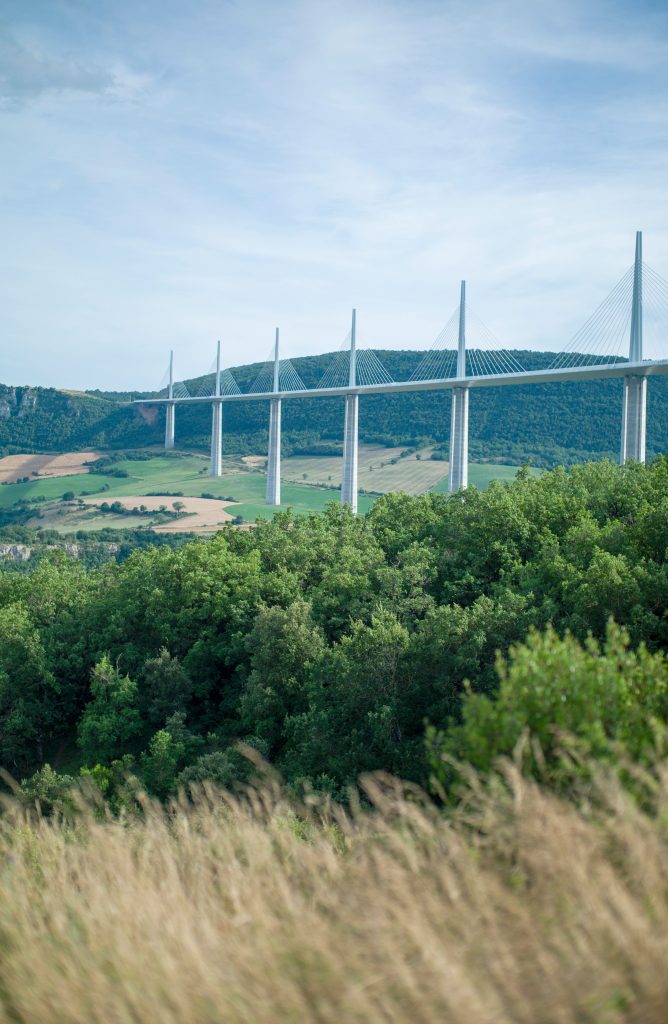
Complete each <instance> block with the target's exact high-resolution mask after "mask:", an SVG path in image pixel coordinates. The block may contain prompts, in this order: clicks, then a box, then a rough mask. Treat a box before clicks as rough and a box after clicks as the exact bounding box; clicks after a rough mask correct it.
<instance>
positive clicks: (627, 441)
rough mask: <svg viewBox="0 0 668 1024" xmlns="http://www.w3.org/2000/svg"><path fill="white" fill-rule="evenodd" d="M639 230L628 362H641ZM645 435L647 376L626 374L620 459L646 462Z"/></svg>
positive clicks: (641, 320) (622, 461)
mask: <svg viewBox="0 0 668 1024" xmlns="http://www.w3.org/2000/svg"><path fill="white" fill-rule="evenodd" d="M642 292H643V287H642V231H636V254H635V261H634V264H633V305H632V306H631V337H630V339H629V362H630V363H641V362H642V328H643V313H642ZM646 436H647V378H646V377H640V376H634V375H633V374H629V375H628V376H626V377H624V398H623V400H622V443H621V450H620V456H619V461H620V462H621V464H622V465H624V463H625V462H629V461H630V460H633V461H634V462H644V461H645V442H646Z"/></svg>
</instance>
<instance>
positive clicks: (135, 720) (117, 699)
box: [78, 655, 142, 766]
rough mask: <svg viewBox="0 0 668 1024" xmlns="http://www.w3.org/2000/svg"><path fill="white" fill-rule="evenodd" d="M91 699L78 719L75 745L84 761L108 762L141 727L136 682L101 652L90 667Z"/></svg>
mask: <svg viewBox="0 0 668 1024" xmlns="http://www.w3.org/2000/svg"><path fill="white" fill-rule="evenodd" d="M90 693H91V696H92V698H93V699H92V700H91V701H90V703H89V704H87V705H86V707H85V709H84V712H83V714H82V716H81V720H80V722H79V729H78V732H79V740H78V742H79V747H80V748H81V752H82V754H83V757H84V760H85V762H86V764H87V765H90V766H92V765H94V764H96V763H97V762H100V763H102V764H109V763H110V762H111V761H113V760H114V759H116V758H120V757H121V755H122V754H124V753H126V752H127V747H128V745H129V744H132V743H133V742H134V741H135V740H136V739H137V737H138V736H139V735H140V733H141V731H142V722H141V717H140V714H139V706H138V705H139V695H138V691H137V684H136V683H135V682H133V680H132V679H130V678H129V677H128V676H122V675H121V674H120V673H119V672H118V670H117V669H116V668H114V666H113V665H112V663H111V661H110V660H109V658H108V657H107V656H106V655H105V656H104V657H103V658H102V660H101V661H99V662H98V663H97V665H96V666H95V668H94V669H93V674H92V677H91V682H90Z"/></svg>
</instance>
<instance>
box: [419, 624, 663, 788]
mask: <svg viewBox="0 0 668 1024" xmlns="http://www.w3.org/2000/svg"><path fill="white" fill-rule="evenodd" d="M497 671H498V674H499V680H500V685H499V691H498V694H497V695H495V696H493V697H489V696H487V695H484V694H475V693H472V692H469V694H468V695H467V696H466V698H465V700H464V704H463V708H462V721H461V724H459V725H455V726H453V727H452V728H451V729H450V730H449V731H446V732H437V731H436V730H432V731H431V732H430V735H429V747H430V751H431V761H432V768H433V770H434V773H435V776H436V778H437V779H438V780H439V781H440V782H441V783H442V784H443V783H445V784H447V782H448V781H450V780H451V779H452V777H453V775H452V770H451V768H450V767H449V766H448V764H447V762H446V761H444V760H443V754H445V755H447V757H449V758H455V759H457V760H458V761H462V762H466V763H467V764H471V765H473V767H474V768H476V769H479V770H482V771H489V769H490V768H491V767H492V766H493V764H494V762H495V761H496V760H497V758H499V757H502V756H506V757H510V756H512V754H513V752H514V750H515V748H516V746H517V744H518V741H519V740H520V739H521V738H522V737H523V736H524V735H526V736H527V737H529V738H530V739H531V740H534V741H537V743H538V745H539V751H540V752H539V753H538V752H537V751H536V748H535V746H533V745H532V744H531V743H529V744H528V745H527V746H526V751H525V755H526V759H525V767H526V768H527V770H528V771H530V772H533V773H536V774H539V775H540V776H541V777H543V778H546V777H547V778H548V779H550V778H552V779H553V780H554V781H555V782H559V781H563V780H564V779H565V780H566V781H567V780H568V778H569V777H570V774H571V771H572V766H571V764H570V762H569V761H568V760H566V761H564V759H563V757H562V752H563V751H564V748H565V747H566V748H567V747H568V746H569V745H571V744H572V743H575V746H576V748H577V750H578V751H579V753H580V754H582V755H584V756H586V757H588V758H610V757H614V756H616V754H617V753H618V750H619V749H620V748H621V749H622V750H624V751H625V752H626V753H627V755H628V756H629V757H631V758H633V759H635V760H642V759H643V758H644V757H645V756H646V755H648V754H650V753H651V752H652V751H653V749H654V748H655V743H656V738H657V734H656V728H657V725H658V726H659V729H660V730H661V729H663V728H665V725H666V722H667V721H668V661H667V660H666V658H665V656H664V655H663V654H661V653H657V654H651V653H649V652H648V651H647V650H646V649H645V648H644V647H643V646H641V647H639V648H638V649H637V650H631V649H630V648H629V641H628V635H627V634H626V633H625V632H624V631H623V630H620V629H619V627H617V626H615V625H611V626H610V627H609V628H608V633H607V639H606V641H605V644H604V645H603V646H601V645H600V644H599V643H598V641H596V640H594V639H592V638H590V639H589V640H588V641H587V642H586V643H585V644H584V645H582V644H580V643H579V642H578V641H577V640H576V639H575V638H574V637H572V636H566V637H564V638H563V639H560V638H559V637H558V636H557V634H556V633H555V632H554V630H552V629H548V630H547V631H546V632H545V633H538V632H531V633H530V634H529V637H528V639H527V640H526V642H525V643H523V644H519V645H517V646H516V647H514V648H512V649H511V652H510V655H509V657H508V658H503V657H499V658H498V661H497Z"/></svg>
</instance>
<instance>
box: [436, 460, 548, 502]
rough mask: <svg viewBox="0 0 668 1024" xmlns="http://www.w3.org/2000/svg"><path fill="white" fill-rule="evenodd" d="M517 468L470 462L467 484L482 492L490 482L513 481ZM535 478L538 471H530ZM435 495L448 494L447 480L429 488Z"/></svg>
mask: <svg viewBox="0 0 668 1024" xmlns="http://www.w3.org/2000/svg"><path fill="white" fill-rule="evenodd" d="M519 468H520V467H519V466H501V465H498V464H497V463H495V462H470V463H469V484H471V485H472V486H474V487H477V488H478V489H479V490H481V491H484V490H485V488H486V487H489V485H490V484H491V482H492V480H508V481H510V480H514V479H515V477H516V476H517V474H518V472H519ZM530 472H531V473H532V474H534V475H535V476H538V475H539V474H540V473H541V470H539V469H530ZM431 489H432V491H436V493H437V494H447V493H448V478H447V476H446V477H444V478H443V480H441V481H440V483H438V484H437V485H436V486H435V487H432V488H431Z"/></svg>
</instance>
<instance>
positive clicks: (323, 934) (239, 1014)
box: [0, 766, 668, 1024]
mask: <svg viewBox="0 0 668 1024" xmlns="http://www.w3.org/2000/svg"><path fill="white" fill-rule="evenodd" d="M504 775H505V777H504V776H500V777H498V778H497V779H495V780H494V785H489V786H488V785H484V784H483V785H478V786H477V787H476V788H475V789H471V790H470V791H469V792H468V793H467V794H466V800H465V802H464V804H463V805H462V809H461V811H459V812H455V813H454V815H452V816H450V817H449V818H446V817H444V816H443V815H442V814H440V813H438V812H436V811H435V810H434V809H433V808H431V807H430V806H429V805H428V803H426V802H421V801H420V800H419V799H416V794H415V792H408V793H406V792H405V791H403V790H402V787H401V786H400V785H399V784H397V783H395V782H393V781H392V780H389V779H388V778H386V777H385V778H383V779H382V780H375V781H374V780H373V779H368V780H367V782H366V786H365V789H366V795H367V797H368V799H369V800H370V801H371V803H372V805H373V813H368V812H367V813H357V814H355V815H352V816H351V815H350V814H346V813H344V812H343V811H342V810H341V809H340V808H338V809H336V808H332V807H331V806H327V805H326V804H323V803H315V805H313V804H311V807H310V808H308V807H304V806H303V805H302V806H300V805H299V804H295V802H294V801H291V800H290V799H288V798H286V795H285V794H284V793H282V792H281V790H280V788H279V787H278V786H276V785H273V786H271V787H270V788H268V789H264V790H257V791H255V793H254V794H251V796H250V797H249V798H247V799H240V798H237V799H233V798H231V797H229V796H227V797H217V796H213V795H209V796H208V797H204V796H202V797H201V798H200V800H199V801H198V802H197V803H195V805H194V806H190V807H188V806H185V805H183V804H182V805H181V806H180V807H175V808H173V809H172V810H171V812H170V813H169V814H166V813H162V812H161V811H160V809H159V808H156V807H153V808H147V810H146V813H145V814H144V815H143V816H141V817H138V818H135V819H134V820H132V819H130V821H128V820H127V818H126V819H124V820H121V821H114V820H113V819H107V820H104V819H102V818H100V816H97V817H96V816H95V815H94V814H92V813H89V814H88V815H87V816H86V815H84V816H79V818H78V819H77V820H76V821H75V822H74V823H67V822H66V823H63V824H61V823H59V822H58V821H57V820H45V819H42V820H41V821H38V822H36V821H34V819H33V820H32V821H30V820H26V816H25V812H21V811H20V810H18V809H13V810H12V811H10V813H9V814H5V816H4V819H3V822H2V830H1V831H0V861H1V862H2V864H3V868H2V871H0V936H2V939H1V941H2V956H1V957H0V1020H1V1021H3V1024H4V1022H7V1024H9V1022H10V1021H11V1022H12V1024H35V1022H40V1024H82V1022H86V1024H109V1022H116V1021H118V1022H121V1021H132V1022H134V1024H154V1022H155V1021H160V1022H161V1024H215V1022H220V1021H224V1022H225V1024H251V1022H253V1024H255V1022H265V1021H266V1022H271V1024H288V1022H297V1021H298V1022H300V1024H342V1022H345V1024H386V1022H388V1021H396V1022H404V1021H420V1022H421V1024H491V1022H494V1024H537V1022H539V1021H540V1022H541V1024H663V1022H664V1021H665V1008H666V1005H668V975H667V974H666V971H665V962H666V954H667V952H668V898H667V896H666V894H667V893H668V846H667V840H666V829H665V820H664V819H663V818H662V816H661V815H656V814H655V813H654V810H653V809H654V808H656V807H664V808H665V806H666V803H667V802H668V783H667V781H666V772H665V769H662V770H661V771H660V772H659V773H658V776H657V777H656V779H655V783H656V789H655V793H654V797H653V802H652V805H651V806H648V805H645V806H644V807H643V808H640V807H639V806H638V804H637V802H636V801H635V800H634V799H632V798H631V797H630V796H629V795H628V793H626V792H624V790H623V789H622V788H621V787H620V785H619V784H618V783H616V782H615V781H614V779H613V781H608V782H604V781H602V782H601V783H600V784H599V785H598V786H597V787H595V789H594V791H593V795H594V799H593V800H588V801H583V803H582V806H581V808H578V806H577V804H576V803H575V802H573V801H566V800H560V799H557V798H555V797H554V795H551V794H549V793H547V792H545V791H542V790H541V789H540V788H539V787H537V786H536V785H535V784H534V783H532V782H530V781H528V780H525V779H523V778H522V777H521V775H520V774H519V772H518V771H517V770H516V769H514V768H513V767H512V766H510V767H507V768H506V770H505V773H504ZM590 795H592V794H590ZM145 806H146V805H145Z"/></svg>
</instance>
